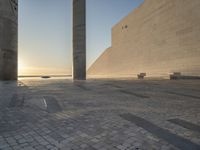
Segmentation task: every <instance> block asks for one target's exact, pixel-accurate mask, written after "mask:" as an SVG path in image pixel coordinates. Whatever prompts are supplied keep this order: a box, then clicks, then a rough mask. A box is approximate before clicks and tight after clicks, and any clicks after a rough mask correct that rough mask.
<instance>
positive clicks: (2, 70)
mask: <svg viewBox="0 0 200 150" xmlns="http://www.w3.org/2000/svg"><path fill="white" fill-rule="evenodd" d="M17 15H18V0H0V80H16V79H17V35H18V34H17V30H18V29H17V28H18V22H17V18H18V16H17Z"/></svg>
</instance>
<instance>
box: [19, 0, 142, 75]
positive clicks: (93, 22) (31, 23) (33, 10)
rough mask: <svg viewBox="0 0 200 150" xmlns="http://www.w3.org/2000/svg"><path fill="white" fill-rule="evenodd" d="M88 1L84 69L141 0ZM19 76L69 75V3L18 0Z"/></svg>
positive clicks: (70, 53)
mask: <svg viewBox="0 0 200 150" xmlns="http://www.w3.org/2000/svg"><path fill="white" fill-rule="evenodd" d="M86 1H87V67H89V66H90V65H91V64H92V63H93V62H94V61H95V60H96V59H97V58H98V57H99V56H100V54H101V53H102V52H103V51H104V50H105V49H106V48H107V47H109V46H110V45H111V28H112V26H113V25H115V24H116V23H117V22H119V21H120V20H121V19H122V18H123V17H124V16H126V15H127V14H128V13H129V12H131V11H132V10H133V9H134V8H136V7H138V6H139V5H140V4H141V3H142V2H143V0H86ZM18 46H19V58H18V61H19V75H45V74H71V68H72V0H19V45H18Z"/></svg>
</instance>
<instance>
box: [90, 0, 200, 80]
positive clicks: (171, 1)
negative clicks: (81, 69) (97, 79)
mask: <svg viewBox="0 0 200 150" xmlns="http://www.w3.org/2000/svg"><path fill="white" fill-rule="evenodd" d="M140 72H146V73H147V75H148V76H168V75H169V73H171V72H182V73H183V74H185V75H200V0H145V2H144V3H143V4H142V5H141V6H140V7H139V8H137V9H136V10H134V11H133V12H131V13H130V14H129V15H128V16H127V17H125V18H124V19H123V20H122V21H120V22H119V23H118V24H117V25H115V26H114V27H113V29H112V47H111V48H108V49H107V50H106V51H105V52H104V53H103V54H102V55H101V56H100V57H99V58H98V59H97V60H96V62H95V63H94V64H93V65H92V66H91V67H90V68H89V70H88V74H89V75H97V76H98V75H99V76H127V77H128V76H135V75H136V74H138V73H140Z"/></svg>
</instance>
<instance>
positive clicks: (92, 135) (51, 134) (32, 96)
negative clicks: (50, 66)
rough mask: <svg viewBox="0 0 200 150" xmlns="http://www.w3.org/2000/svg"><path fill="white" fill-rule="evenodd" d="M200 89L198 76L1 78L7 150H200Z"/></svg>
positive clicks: (1, 127) (0, 135) (0, 115)
mask: <svg viewBox="0 0 200 150" xmlns="http://www.w3.org/2000/svg"><path fill="white" fill-rule="evenodd" d="M199 93H200V81H199V80H197V81H192V80H184V81H170V80H90V79H88V80H87V81H78V82H74V81H72V80H57V79H53V78H52V79H39V80H37V79H32V80H29V79H24V80H19V81H18V82H13V81H12V82H10V81H9V82H7V81H6V82H0V149H1V150H54V149H55V150H57V149H60V150H185V149H186V150H195V149H193V147H197V148H198V150H199V146H198V145H200V133H199V132H198V131H199V128H200V109H199V108H200V95H199ZM127 113H128V114H132V115H133V116H135V118H136V120H135V119H134V118H132V119H131V118H130V119H131V120H129V119H128V118H127V119H126V116H125V118H124V117H121V116H122V115H123V116H124V114H127ZM172 119H173V120H181V121H182V123H181V124H176V123H175V122H171V121H169V120H172ZM138 121H139V122H138ZM188 123H189V124H190V126H189V128H188ZM191 125H192V126H191ZM167 137H168V138H167ZM183 139H185V140H183ZM188 143H189V144H188ZM185 145H186V146H189V147H186V146H185Z"/></svg>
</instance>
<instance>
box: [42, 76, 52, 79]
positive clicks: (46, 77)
mask: <svg viewBox="0 0 200 150" xmlns="http://www.w3.org/2000/svg"><path fill="white" fill-rule="evenodd" d="M41 78H43V79H49V78H51V77H50V76H41Z"/></svg>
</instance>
